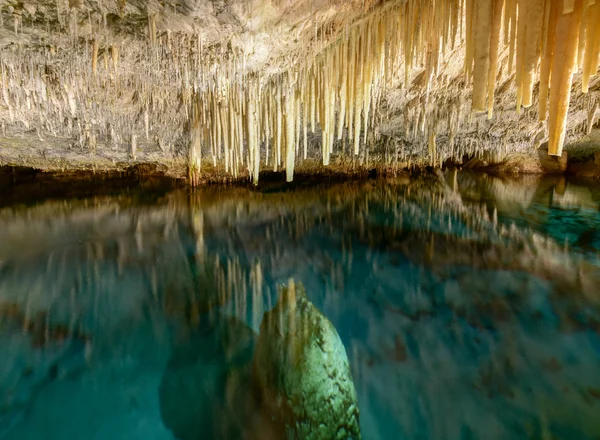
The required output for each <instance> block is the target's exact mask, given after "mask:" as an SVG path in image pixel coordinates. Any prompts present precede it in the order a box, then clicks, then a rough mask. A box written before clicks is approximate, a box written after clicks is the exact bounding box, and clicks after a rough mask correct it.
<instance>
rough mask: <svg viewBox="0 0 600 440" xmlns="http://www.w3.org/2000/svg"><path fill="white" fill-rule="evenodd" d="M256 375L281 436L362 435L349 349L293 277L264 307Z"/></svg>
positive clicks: (300, 439) (326, 437) (329, 438)
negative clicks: (273, 302) (266, 309)
mask: <svg viewBox="0 0 600 440" xmlns="http://www.w3.org/2000/svg"><path fill="white" fill-rule="evenodd" d="M254 380H255V383H256V385H257V387H258V390H259V392H260V395H261V397H262V399H263V404H264V405H265V408H267V410H268V411H270V412H271V414H272V416H273V417H274V418H275V419H276V420H277V421H278V423H279V425H280V432H281V435H282V437H284V438H287V439H298V440H305V439H306V440H317V439H323V440H333V439H344V440H346V439H360V438H361V435H360V426H359V410H358V403H357V398H356V390H355V389H354V383H353V381H352V374H351V371H350V365H349V362H348V357H347V355H346V350H345V348H344V345H343V344H342V341H341V339H340V337H339V335H338V333H337V331H336V329H335V327H334V326H333V324H331V322H330V321H329V320H328V319H327V318H326V317H325V316H324V315H323V314H322V313H321V312H320V311H319V310H318V309H317V308H316V307H315V306H314V304H312V303H311V302H310V301H309V300H308V298H307V297H306V292H305V290H304V287H303V286H302V284H299V285H298V286H294V283H293V281H290V284H289V286H288V287H287V288H283V289H282V291H281V293H280V297H279V301H278V302H277V304H276V306H275V307H274V308H273V310H271V311H270V312H267V313H265V315H264V318H263V321H262V323H261V326H260V336H259V338H258V342H257V345H256V351H255V354H254Z"/></svg>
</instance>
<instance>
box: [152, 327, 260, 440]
mask: <svg viewBox="0 0 600 440" xmlns="http://www.w3.org/2000/svg"><path fill="white" fill-rule="evenodd" d="M255 342H256V334H255V333H254V331H253V330H252V329H251V328H250V327H248V326H247V325H246V324H244V323H243V322H241V321H239V320H237V319H236V318H231V317H220V319H219V320H218V321H217V322H216V323H215V324H211V325H207V326H205V327H204V328H203V329H197V330H196V331H195V332H194V333H193V334H191V335H190V336H189V337H188V338H187V339H186V340H185V342H183V343H181V344H179V345H178V346H176V347H175V349H174V350H173V354H172V355H171V358H170V359H169V362H168V364H167V369H166V371H165V373H164V375H163V377H162V380H161V383H160V387H159V399H160V413H161V417H162V420H163V423H164V424H165V426H167V427H168V428H169V429H170V430H171V432H172V433H173V435H174V437H175V438H177V439H180V440H197V439H200V438H202V439H219V440H221V439H224V440H226V439H239V438H243V437H242V433H243V431H244V429H245V428H246V426H248V425H249V424H250V423H251V420H252V417H253V415H254V410H255V408H256V405H255V401H254V398H253V395H252V386H251V383H250V380H251V376H252V374H251V373H252V353H253V351H254V345H255Z"/></svg>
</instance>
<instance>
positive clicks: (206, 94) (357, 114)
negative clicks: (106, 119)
mask: <svg viewBox="0 0 600 440" xmlns="http://www.w3.org/2000/svg"><path fill="white" fill-rule="evenodd" d="M457 1H458V0H457ZM402 8H404V5H403V4H402V5H401V4H399V3H397V4H395V6H394V7H393V8H389V7H388V8H384V9H382V10H380V11H378V12H376V13H373V14H370V15H369V17H367V18H364V19H362V20H360V21H359V22H357V23H355V24H354V25H352V26H348V27H346V28H345V29H343V30H341V31H340V35H339V37H338V39H337V40H336V41H335V42H334V43H333V44H331V45H329V46H328V47H327V48H326V49H325V50H324V51H323V52H322V53H321V54H320V55H319V56H317V57H316V58H315V59H314V60H312V63H311V64H308V65H304V66H300V67H298V68H293V69H290V70H289V71H287V72H286V73H284V74H282V75H280V76H279V77H278V78H275V79H270V80H269V82H267V83H264V84H263V83H261V82H260V81H259V80H258V79H249V78H245V79H243V80H242V81H239V77H238V76H236V74H235V72H234V71H232V70H231V69H229V68H227V67H224V68H223V69H219V70H218V72H219V75H218V77H217V76H215V79H214V81H213V84H212V85H211V86H210V87H208V88H207V89H206V90H205V91H202V92H199V93H198V99H197V102H196V103H195V105H196V108H197V114H198V117H199V118H200V119H199V126H201V127H202V129H201V130H199V131H198V132H195V133H193V136H192V143H193V144H194V145H196V146H197V147H199V146H201V145H208V146H209V147H210V151H211V154H212V158H213V162H214V163H215V164H216V162H217V160H221V159H222V160H223V161H224V163H225V168H226V171H228V172H231V173H232V174H233V175H234V176H238V174H239V172H240V169H241V167H244V166H246V167H247V169H248V171H249V174H250V178H251V179H252V180H253V181H254V182H255V183H257V182H258V173H259V169H260V167H261V160H262V162H263V163H264V165H266V166H272V167H273V169H274V170H278V169H279V168H281V167H284V168H285V169H286V175H287V180H288V181H291V180H292V178H293V172H294V165H295V161H296V158H297V157H299V156H303V157H304V158H306V157H307V150H308V131H309V129H310V131H312V132H317V131H318V130H319V129H320V132H321V135H322V142H321V155H322V161H323V164H324V165H329V161H330V157H331V154H332V152H333V150H334V145H335V144H336V141H344V145H347V144H350V145H351V149H352V151H353V152H354V154H355V155H358V154H359V151H360V146H361V145H363V144H364V143H366V140H367V138H368V137H369V136H371V133H370V130H369V128H370V127H372V126H373V118H374V112H373V107H374V104H375V103H376V102H375V101H376V98H377V96H378V94H377V93H376V92H377V91H378V90H379V89H380V87H379V85H380V84H382V83H384V82H389V81H390V79H391V78H392V76H393V73H394V72H395V71H397V70H398V69H399V68H400V65H401V60H402V59H403V58H402V57H401V56H400V54H401V53H402V51H401V47H402V46H403V44H404V46H405V47H411V46H410V44H412V42H409V41H408V40H410V39H411V38H412V37H411V35H409V34H407V33H401V32H400V29H401V27H402V24H403V20H405V18H406V17H405V16H404V15H403V14H399V13H398V11H399V10H402ZM390 12H391V13H390ZM405 21H406V20H405ZM413 21H414V22H410V21H407V22H409V23H411V27H412V28H413V29H414V30H415V31H417V34H418V35H419V38H421V39H422V40H424V38H423V37H422V36H421V34H420V32H419V31H420V27H419V26H417V15H415V16H414V17H413ZM403 39H407V40H403ZM423 47H425V45H424V44H423ZM412 53H414V54H415V56H421V57H423V55H424V54H425V51H424V50H423V51H420V50H418V51H417V50H415V51H412ZM429 56H430V57H431V55H429ZM436 61H437V60H436ZM431 65H432V66H433V65H434V63H431ZM435 65H436V66H437V64H435ZM228 72H231V73H230V74H228ZM261 152H264V154H261Z"/></svg>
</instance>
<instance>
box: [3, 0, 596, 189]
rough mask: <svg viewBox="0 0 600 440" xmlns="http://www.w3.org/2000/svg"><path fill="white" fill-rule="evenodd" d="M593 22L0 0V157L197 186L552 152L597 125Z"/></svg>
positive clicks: (491, 10) (426, 8) (356, 1)
mask: <svg viewBox="0 0 600 440" xmlns="http://www.w3.org/2000/svg"><path fill="white" fill-rule="evenodd" d="M599 21H600V3H599V2H598V1H597V0H556V1H555V0H530V1H526V2H524V1H515V0H448V1H439V0H352V1H340V0H311V1H308V0H285V1H284V0H233V1H227V2H225V1H222V0H212V1H211V0H174V1H170V2H164V1H158V0H152V1H148V2H145V1H140V0H119V1H117V2H115V1H114V0H111V1H109V0H78V1H67V0H58V1H50V0H42V1H38V2H21V1H15V0H3V1H2V2H0V129H1V132H2V133H1V134H2V137H0V162H4V163H8V164H10V165H28V166H37V167H39V168H41V169H65V168H67V169H68V168H85V169H92V170H96V169H114V168H118V164H119V163H124V162H129V163H131V162H134V161H141V162H150V161H159V162H162V163H165V164H168V165H169V167H170V168H174V169H175V171H174V173H175V174H178V175H181V174H183V172H182V170H183V169H185V168H184V167H187V169H188V172H189V177H190V179H191V180H190V182H191V183H192V184H194V185H195V184H199V183H200V182H201V179H202V176H203V175H205V174H211V173H215V172H216V171H219V172H223V171H225V172H226V173H227V174H229V175H232V176H234V177H235V178H239V177H244V176H248V177H250V178H252V179H253V180H254V181H255V182H256V181H257V179H258V175H259V172H260V171H261V170H265V169H276V170H278V169H285V171H286V178H287V180H288V181H289V180H291V179H292V178H293V174H294V172H295V171H296V170H297V169H298V168H299V167H301V166H302V164H303V163H304V161H306V160H309V159H312V160H318V161H319V162H321V163H322V164H323V165H329V164H339V163H342V164H344V166H345V167H346V169H352V168H355V167H357V166H373V165H379V166H396V167H400V166H403V165H405V164H406V163H420V164H431V165H434V166H435V165H440V164H441V163H443V162H444V161H445V160H446V159H449V158H452V159H457V158H462V157H463V155H470V156H473V155H480V154H483V153H486V152H487V153H490V154H492V155H494V156H496V157H498V158H502V157H503V156H504V155H506V154H507V153H510V152H523V151H529V150H535V148H537V147H538V146H539V145H540V144H541V143H542V142H544V141H547V142H548V152H549V154H550V155H553V156H554V155H557V156H560V155H561V153H562V149H563V145H564V144H565V143H568V142H570V141H573V140H577V139H578V138H580V137H582V136H583V135H585V134H587V133H589V132H590V130H591V128H592V127H594V125H595V124H596V121H597V117H598V107H599V104H598V99H599V98H598V95H599V93H600V88H599V85H600V83H599V82H598V75H597V71H598V63H599V53H600V32H599V31H598V30H597V28H598V27H597V26H594V24H595V23H597V22H599ZM177 165H181V166H179V167H178V166H177Z"/></svg>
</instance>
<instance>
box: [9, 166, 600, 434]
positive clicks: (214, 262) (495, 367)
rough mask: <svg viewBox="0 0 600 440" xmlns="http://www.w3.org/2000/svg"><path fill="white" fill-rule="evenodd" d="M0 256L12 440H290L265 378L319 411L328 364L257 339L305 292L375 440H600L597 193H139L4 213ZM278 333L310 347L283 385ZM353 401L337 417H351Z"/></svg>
mask: <svg viewBox="0 0 600 440" xmlns="http://www.w3.org/2000/svg"><path fill="white" fill-rule="evenodd" d="M0 243H1V244H2V245H1V246H0V353H2V356H1V357H0V438H3V439H4V438H5V439H15V440H16V439H19V440H21V439H39V438H44V439H49V440H52V439H121V438H123V439H136V438H144V439H148V438H152V439H172V438H180V439H197V438H215V439H217V438H218V439H221V438H223V439H225V438H233V439H235V438H244V439H254V438H256V439H268V438H281V437H282V436H285V435H286V434H284V433H285V432H288V434H287V435H288V437H291V436H292V434H290V433H289V430H287V431H286V429H282V427H281V426H280V425H279V422H281V423H284V422H283V421H285V420H288V419H287V418H286V417H288V415H286V414H283V413H281V414H277V415H274V413H273V411H274V410H273V401H271V402H265V392H264V390H263V392H262V393H261V390H260V389H258V388H260V386H262V385H260V384H257V382H260V380H258V381H257V377H263V379H261V380H263V382H264V380H271V381H275V382H276V381H279V382H278V383H279V384H280V385H281V386H282V387H288V388H285V390H283V391H282V390H279V391H278V392H279V393H280V395H284V394H285V393H288V394H291V395H292V396H291V397H290V396H288V397H289V399H288V401H287V403H286V402H281V401H279V400H281V399H279V400H277V399H275V400H277V401H276V402H275V403H276V405H275V406H276V407H277V408H278V409H281V408H282V407H284V406H285V407H286V408H287V407H288V406H289V405H291V407H293V408H298V407H303V408H304V407H306V406H307V405H308V403H307V402H309V401H310V399H308V398H306V399H305V398H304V397H303V398H300V397H298V398H296V397H294V396H296V395H298V396H302V395H304V396H306V395H308V394H310V395H311V396H314V395H316V394H315V393H317V391H314V392H313V391H311V392H310V393H307V392H306V389H300V390H297V389H295V388H294V389H293V390H291V391H290V389H291V388H289V387H291V386H292V385H289V383H292V382H293V383H298V382H300V383H301V384H300V385H297V384H296V385H293V386H299V387H300V388H302V387H303V386H309V385H308V383H310V384H313V382H314V381H312V382H311V380H310V379H311V378H312V377H316V376H315V375H316V374H317V373H315V372H314V371H316V370H314V369H313V367H314V366H315V365H317V366H319V365H325V364H326V362H325V361H323V362H322V363H320V364H319V363H311V362H312V361H311V360H310V359H312V357H311V356H313V355H312V354H310V353H313V352H314V350H313V349H312V348H306V349H305V348H302V349H297V346H296V345H297V343H296V342H293V341H294V339H293V338H292V339H286V338H285V337H283V336H282V338H283V339H280V340H279V342H277V343H276V342H274V341H275V340H276V338H277V337H278V336H277V331H273V332H272V333H273V334H274V335H275V336H270V334H271V333H268V334H267V332H266V330H265V328H270V327H268V326H267V325H266V324H265V325H264V326H261V322H266V321H263V316H265V313H266V312H269V311H270V310H272V309H273V308H274V306H275V305H276V303H277V302H278V298H280V294H279V293H278V288H279V286H280V285H282V284H287V283H288V280H289V279H293V280H295V282H296V283H299V282H302V283H303V285H304V286H305V288H306V295H307V298H308V300H310V301H309V303H310V304H311V305H310V307H312V304H314V306H316V309H315V310H320V311H321V312H322V313H323V315H324V316H325V317H326V318H327V319H325V318H323V320H321V321H319V320H320V319H321V318H314V319H316V321H314V320H313V318H310V319H309V318H306V317H304V316H305V315H303V314H302V313H300V314H299V315H298V316H300V317H301V318H298V319H299V320H300V321H305V322H303V323H302V325H301V326H300V327H298V328H299V329H300V330H297V333H295V334H297V335H299V336H298V338H300V339H296V340H302V341H309V342H310V341H313V342H314V344H316V345H314V346H317V345H319V344H320V343H319V342H318V341H319V340H320V339H319V338H321V339H322V338H323V334H322V331H321V329H322V328H329V327H328V326H329V325H330V324H327V323H329V322H330V323H331V324H333V327H331V329H332V330H331V331H332V332H333V333H331V334H332V338H333V339H332V341H333V342H332V343H331V344H333V345H327V344H325V345H323V344H321V345H319V346H324V347H325V346H327V347H335V346H336V345H335V341H336V340H338V339H336V338H338V336H337V335H338V334H339V339H341V342H342V343H343V347H342V346H341V345H340V347H342V350H341V351H339V350H338V349H337V348H336V349H334V348H327V349H324V350H323V356H329V357H330V358H331V359H333V361H331V362H333V364H332V365H334V364H335V365H341V366H342V367H343V365H345V364H344V362H346V364H347V362H348V361H349V366H350V370H351V371H350V372H349V373H348V374H349V377H350V379H348V380H350V383H351V380H353V388H352V386H350V388H348V393H349V394H348V395H350V396H352V393H353V392H355V395H356V398H357V402H358V410H359V411H360V429H361V431H362V437H363V438H365V439H390V438H414V439H472V438H486V439H521V438H523V439H533V438H577V439H586V438H596V437H597V435H598V433H600V420H599V419H598V418H597V414H598V411H599V410H600V375H599V374H598V371H599V367H600V288H598V286H600V186H588V185H586V184H583V183H577V182H567V181H565V180H564V179H562V178H551V179H542V180H539V179H534V178H520V179H518V180H503V179H499V178H491V177H485V176H480V175H475V174H468V173H454V172H452V171H451V172H448V173H446V175H444V176H443V177H440V178H438V177H436V176H434V175H431V176H426V177H420V178H418V179H408V178H406V177H403V178H398V179H394V180H388V181H369V182H363V183H348V184H340V185H336V186H324V187H318V188H314V189H311V190H296V191H289V192H284V191H268V192H264V193H261V192H258V191H256V190H246V189H241V188H229V189H217V188H208V189H205V190H201V191H198V192H194V193H191V194H190V193H188V192H186V191H185V190H179V191H174V192H169V193H165V194H154V196H153V197H146V198H143V199H140V198H139V197H134V196H133V195H132V194H131V193H127V194H123V195H120V196H111V197H95V198H88V199H83V200H81V199H79V200H76V199H73V200H59V201H46V202H43V203H39V204H37V205H33V206H28V207H18V206H15V207H5V208H2V209H1V210H0ZM280 301H282V299H281V298H280ZM299 301H300V300H299ZM286 304H288V303H286ZM298 304H299V305H298V307H299V310H300V308H301V306H300V304H304V303H301V302H299V303H298ZM307 304H308V303H307ZM278 307H280V306H278ZM286 307H292V306H289V304H288V305H286ZM302 307H305V306H302ZM276 309H277V308H276ZM286 310H287V309H286ZM290 310H295V309H294V307H292V308H291V309H290ZM290 313H291V312H290ZM290 316H291V315H290ZM319 316H322V315H319ZM309 321H310V322H313V321H314V322H317V321H318V322H322V323H323V324H322V327H319V328H318V329H316V330H315V328H316V327H312V326H311V325H308V322H309ZM269 322H271V321H269ZM273 322H276V320H275V321H273ZM278 325H279V324H278ZM289 325H291V324H289ZM273 328H280V327H278V326H276V327H273ZM281 328H283V327H281ZM285 328H288V327H285ZM294 328H295V327H294ZM286 331H287V330H286ZM292 333H293V332H292ZM286 334H287V333H286ZM261 336H262V337H263V339H264V338H266V337H267V336H268V337H269V338H275V339H269V340H267V342H265V344H266V345H265V346H269V345H272V346H285V345H286V344H288V345H289V346H290V347H288V348H290V349H292V348H293V350H291V351H290V352H293V353H294V354H293V356H292V355H289V354H288V355H285V356H284V355H282V356H283V357H282V358H281V359H280V358H274V359H275V360H273V359H270V360H269V362H270V363H279V364H278V365H279V367H277V368H275V367H273V368H275V370H277V371H278V373H277V375H275V376H277V378H273V377H271V378H270V379H264V377H267V378H268V377H270V373H269V372H268V371H266V370H265V369H264V367H260V368H259V367H257V365H265V364H264V363H262V362H259V361H257V356H258V355H257V353H258V352H259V351H260V350H259V349H256V347H257V342H258V341H259V338H260V337H261ZM306 338H308V339H306ZM286 341H288V342H286ZM313 342H310V343H311V344H312V343H313ZM277 344H279V345H277ZM281 344H283V345H281ZM259 345H260V344H259ZM292 345H293V346H294V347H291V346H292ZM314 346H313V347H314ZM307 347H309V345H307ZM343 348H345V353H344V350H343ZM311 350H312V351H311ZM336 350H337V351H336ZM270 351H275V350H267V352H270ZM282 351H284V352H285V350H282ZM334 352H335V353H337V354H335V356H334V355H332V353H334ZM338 352H339V353H338ZM317 353H318V352H317ZM263 354H264V353H263ZM346 354H347V360H345V356H346ZM273 356H275V355H273ZM286 356H287V357H286ZM290 356H291V357H290ZM328 359H329V358H328ZM327 362H329V361H327ZM336 362H337V364H336ZM296 367H298V370H297V371H300V372H302V374H301V376H300V377H302V379H301V380H300V379H298V380H292V379H290V378H292V377H294V376H293V374H292V371H296V370H295V368H296ZM332 368H333V367H332ZM335 368H337V366H336V367H335ZM336 371H338V370H336ZM339 371H343V368H342V369H341V370H339ZM336 374H337V373H336ZM257 375H258V376H257ZM261 375H262V376H261ZM271 376H272V375H271ZM284 376H285V377H284ZM344 380H346V379H344ZM325 381H326V382H327V381H329V379H327V380H325ZM263 385H264V384H263ZM313 385H314V384H313ZM311 386H312V385H311ZM353 390H355V391H353ZM295 393H297V394H295ZM303 393H304V394H303ZM275 394H277V393H275ZM338 394H339V393H338ZM336 396H337V394H336V395H335V396H334V397H329V398H327V399H326V400H327V401H325V402H324V403H323V408H329V409H331V411H333V412H334V411H335V410H334V409H332V408H335V405H336V403H335V402H338V401H339V402H341V404H340V405H342V406H343V407H344V408H345V409H346V412H349V413H350V412H352V411H355V408H354V407H353V405H354V404H353V403H352V402H353V400H352V398H351V399H350V400H344V399H342V398H339V399H338V397H336ZM303 399H304V400H303ZM336 399H338V400H336ZM314 400H315V399H313V401H314ZM317 400H318V399H317ZM327 402H330V403H327ZM331 402H333V403H331ZM288 403H289V405H288ZM286 405H288V406H286ZM328 405H329V406H328ZM358 410H356V413H355V414H356V415H358ZM327 411H329V410H327ZM327 411H325V410H324V411H323V413H326V412H327ZM292 412H293V411H292ZM333 412H332V414H333ZM311 414H312V413H311V410H310V408H308V407H306V408H305V413H304V414H303V415H302V417H304V418H303V419H302V420H299V419H300V418H301V417H300V416H299V415H298V413H296V412H294V413H293V417H295V419H294V420H295V423H297V431H296V433H295V434H293V435H298V436H299V437H301V438H311V437H309V434H310V433H311V432H312V434H314V432H315V431H314V429H316V428H314V427H313V425H311V423H310V420H312V419H311V417H315V416H314V415H311ZM352 414H354V413H352ZM338 419H339V417H338ZM315 420H316V419H315ZM285 423H289V420H288V421H287V422H285ZM307 426H308V427H309V428H306V427H307ZM303 429H304V431H303ZM307 429H308V430H309V431H311V430H312V431H311V432H309V433H308V434H307V432H306V430H307ZM340 432H341V431H340ZM348 436H352V435H351V434H348ZM323 438H325V437H323ZM344 438H345V437H344ZM355 438H357V436H355Z"/></svg>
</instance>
